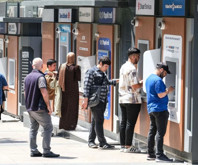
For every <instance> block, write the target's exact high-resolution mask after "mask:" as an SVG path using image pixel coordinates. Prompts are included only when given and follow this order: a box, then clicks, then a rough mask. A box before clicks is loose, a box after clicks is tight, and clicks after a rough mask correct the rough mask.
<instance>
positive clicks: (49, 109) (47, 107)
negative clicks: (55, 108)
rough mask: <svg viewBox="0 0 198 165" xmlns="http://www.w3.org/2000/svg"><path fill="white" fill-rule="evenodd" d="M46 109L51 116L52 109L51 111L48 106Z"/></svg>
mask: <svg viewBox="0 0 198 165" xmlns="http://www.w3.org/2000/svg"><path fill="white" fill-rule="evenodd" d="M47 109H48V111H49V112H48V114H49V115H51V114H52V109H51V107H50V106H48V107H47Z"/></svg>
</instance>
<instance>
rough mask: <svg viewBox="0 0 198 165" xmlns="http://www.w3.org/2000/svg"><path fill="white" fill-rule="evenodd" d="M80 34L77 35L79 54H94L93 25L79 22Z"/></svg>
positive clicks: (77, 50)
mask: <svg viewBox="0 0 198 165" xmlns="http://www.w3.org/2000/svg"><path fill="white" fill-rule="evenodd" d="M78 30H79V34H78V36H77V44H76V52H77V56H91V55H92V34H91V32H92V25H91V24H78Z"/></svg>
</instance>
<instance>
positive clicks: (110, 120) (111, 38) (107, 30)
mask: <svg viewBox="0 0 198 165" xmlns="http://www.w3.org/2000/svg"><path fill="white" fill-rule="evenodd" d="M115 18H116V9H115V8H100V9H99V23H100V24H98V25H96V26H94V28H96V33H95V34H94V35H95V37H96V56H97V60H98V59H100V57H102V56H108V57H109V58H110V59H111V66H110V67H109V69H108V72H107V76H108V78H109V79H113V78H118V77H119V67H118V65H116V64H117V62H118V57H119V55H118V53H119V36H120V26H119V25H117V24H115ZM117 97H118V95H117V92H116V89H115V88H114V87H113V86H110V87H109V93H108V104H107V107H106V111H105V113H104V118H105V121H104V129H106V130H108V131H113V132H115V133H118V131H119V130H118V126H119V119H118V108H117V105H116V103H115V101H116V99H117Z"/></svg>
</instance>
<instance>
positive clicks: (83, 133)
mask: <svg viewBox="0 0 198 165" xmlns="http://www.w3.org/2000/svg"><path fill="white" fill-rule="evenodd" d="M72 132H73V133H72ZM74 132H75V134H74ZM58 135H60V136H62V137H60V136H54V137H52V141H51V147H52V151H53V152H54V153H58V154H60V155H61V156H60V157H59V158H43V157H30V151H29V143H28V141H29V128H26V127H24V126H23V123H22V122H21V121H19V120H17V119H14V118H12V117H10V116H7V115H4V114H2V121H0V165H106V164H108V165H141V164H145V165H146V164H157V165H159V164H161V163H156V162H155V161H147V160H146V157H147V155H146V154H142V153H141V154H132V153H122V152H120V151H119V145H116V148H115V149H114V150H100V149H90V148H88V146H87V140H86V139H87V137H88V130H87V129H84V128H81V127H80V126H78V127H77V130H76V131H63V132H62V134H61V133H60V132H59V134H58ZM63 135H64V136H63ZM64 137H65V138H64ZM80 139H81V140H80ZM83 139H84V140H83ZM107 141H108V142H109V141H110V139H108V140H107ZM114 142H115V141H113V140H112V141H110V143H114ZM37 144H38V149H39V150H40V151H41V152H42V137H41V133H40V132H39V133H38V136H37ZM163 164H164V163H163ZM166 164H178V165H184V164H187V163H183V162H175V163H166Z"/></svg>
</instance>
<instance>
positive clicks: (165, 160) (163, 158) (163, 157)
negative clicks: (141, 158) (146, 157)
mask: <svg viewBox="0 0 198 165" xmlns="http://www.w3.org/2000/svg"><path fill="white" fill-rule="evenodd" d="M155 161H156V162H173V159H169V158H168V157H167V156H166V155H164V154H162V155H160V156H157V158H156V159H155Z"/></svg>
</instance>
